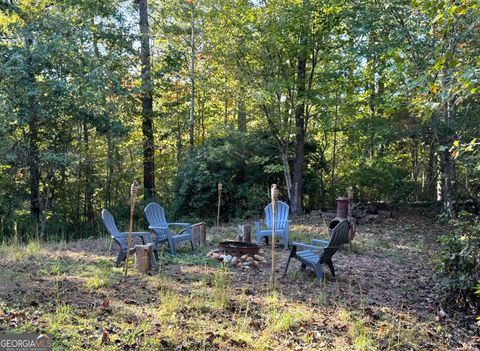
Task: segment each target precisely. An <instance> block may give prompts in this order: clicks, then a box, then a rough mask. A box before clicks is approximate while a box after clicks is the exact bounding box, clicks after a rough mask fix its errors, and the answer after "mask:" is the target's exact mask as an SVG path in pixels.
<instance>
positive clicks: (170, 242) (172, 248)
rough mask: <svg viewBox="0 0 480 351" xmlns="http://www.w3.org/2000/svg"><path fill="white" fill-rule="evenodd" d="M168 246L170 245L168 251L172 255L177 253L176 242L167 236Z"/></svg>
mask: <svg viewBox="0 0 480 351" xmlns="http://www.w3.org/2000/svg"><path fill="white" fill-rule="evenodd" d="M168 246H170V253H171V254H172V256H176V255H177V243H176V242H175V240H173V239H172V238H168Z"/></svg>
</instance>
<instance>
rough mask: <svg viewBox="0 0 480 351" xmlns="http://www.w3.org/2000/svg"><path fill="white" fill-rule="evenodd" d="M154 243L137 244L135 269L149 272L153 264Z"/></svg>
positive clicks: (140, 271)
mask: <svg viewBox="0 0 480 351" xmlns="http://www.w3.org/2000/svg"><path fill="white" fill-rule="evenodd" d="M152 255H153V244H152V243H149V244H147V245H135V269H136V270H137V272H139V273H148V272H149V271H150V269H151V266H152V263H153V262H152Z"/></svg>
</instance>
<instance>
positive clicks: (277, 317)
mask: <svg viewBox="0 0 480 351" xmlns="http://www.w3.org/2000/svg"><path fill="white" fill-rule="evenodd" d="M266 302H267V306H268V315H267V329H268V330H269V332H272V333H278V332H283V331H287V330H289V329H290V328H292V327H293V326H294V325H295V324H297V323H298V322H300V321H304V320H307V319H309V318H310V317H311V313H310V312H309V311H307V310H306V309H303V308H301V307H300V306H293V305H291V304H287V303H286V302H285V301H284V300H283V298H282V297H280V296H279V295H278V294H277V293H276V292H274V293H272V294H271V295H270V296H268V297H267V299H266Z"/></svg>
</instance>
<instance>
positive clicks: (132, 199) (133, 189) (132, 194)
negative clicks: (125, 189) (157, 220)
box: [125, 181, 140, 279]
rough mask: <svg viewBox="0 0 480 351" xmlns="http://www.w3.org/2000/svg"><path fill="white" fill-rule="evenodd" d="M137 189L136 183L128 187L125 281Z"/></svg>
mask: <svg viewBox="0 0 480 351" xmlns="http://www.w3.org/2000/svg"><path fill="white" fill-rule="evenodd" d="M139 188H140V187H139V185H138V183H137V182H136V181H134V182H133V183H132V185H131V186H130V227H129V232H128V245H127V246H128V248H127V257H126V258H125V279H127V274H128V259H129V258H130V248H131V246H132V232H133V213H134V211H135V201H136V199H137V193H138V190H139Z"/></svg>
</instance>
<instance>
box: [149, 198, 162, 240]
mask: <svg viewBox="0 0 480 351" xmlns="http://www.w3.org/2000/svg"><path fill="white" fill-rule="evenodd" d="M144 212H145V216H146V217H147V221H148V223H149V224H150V226H152V227H159V228H160V229H155V232H156V233H157V235H158V236H159V238H158V239H159V240H160V239H165V238H167V236H168V224H167V219H166V217H165V210H164V209H163V207H162V206H160V205H159V204H157V203H155V202H150V203H149V204H148V205H147V206H146V207H145V210H144Z"/></svg>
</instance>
